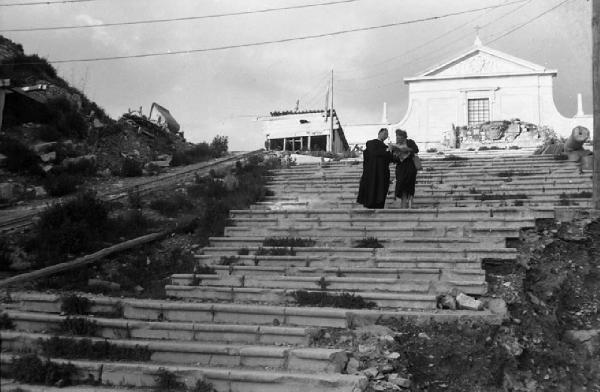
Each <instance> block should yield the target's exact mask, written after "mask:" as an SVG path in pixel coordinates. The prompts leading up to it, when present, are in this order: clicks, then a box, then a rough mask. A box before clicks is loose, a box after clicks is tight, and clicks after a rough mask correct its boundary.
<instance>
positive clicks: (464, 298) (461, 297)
mask: <svg viewBox="0 0 600 392" xmlns="http://www.w3.org/2000/svg"><path fill="white" fill-rule="evenodd" d="M456 303H457V304H458V308H459V309H466V310H481V309H483V303H482V302H481V301H479V300H477V299H475V298H473V297H470V296H468V295H466V294H463V293H459V294H458V295H457V296H456Z"/></svg>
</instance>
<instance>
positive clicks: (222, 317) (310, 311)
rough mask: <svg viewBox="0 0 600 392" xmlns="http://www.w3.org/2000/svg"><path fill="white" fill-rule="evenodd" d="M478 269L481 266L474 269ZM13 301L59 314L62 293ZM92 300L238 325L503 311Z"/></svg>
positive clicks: (479, 316) (442, 318)
mask: <svg viewBox="0 0 600 392" xmlns="http://www.w3.org/2000/svg"><path fill="white" fill-rule="evenodd" d="M478 271H480V269H478ZM10 296H11V302H10V303H4V304H2V307H3V310H9V311H11V310H14V311H17V310H18V311H21V312H23V311H26V312H37V313H46V314H58V313H60V312H61V310H60V305H61V302H60V296H59V295H56V294H46V293H37V292H11V293H10ZM84 296H85V297H86V298H88V299H89V300H90V301H92V307H91V313H92V314H96V315H100V312H115V311H116V310H118V309H119V310H120V311H121V312H122V318H123V319H126V320H138V321H139V320H144V321H159V320H160V321H162V322H181V323H214V324H240V325H248V324H251V325H271V326H273V325H277V326H279V325H280V326H300V327H334V328H353V326H354V325H356V324H357V323H360V324H361V325H366V324H369V323H371V324H374V323H375V322H376V321H377V320H382V319H386V318H387V319H393V318H398V319H400V318H404V319H407V320H408V319H409V320H413V321H414V322H416V323H422V322H428V321H430V320H436V321H439V322H447V321H456V320H459V319H463V318H465V317H469V318H470V319H473V320H481V321H482V322H489V323H494V324H497V323H500V322H501V317H498V316H496V315H493V314H492V313H490V312H489V311H466V310H460V311H449V310H441V309H436V310H431V311H407V310H395V311H382V310H366V309H339V308H326V307H325V308H315V307H297V306H269V305H256V304H253V305H249V304H224V303H186V302H182V301H166V300H138V299H131V298H113V297H103V296H97V295H90V294H84Z"/></svg>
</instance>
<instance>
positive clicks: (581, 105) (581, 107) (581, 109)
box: [575, 93, 584, 117]
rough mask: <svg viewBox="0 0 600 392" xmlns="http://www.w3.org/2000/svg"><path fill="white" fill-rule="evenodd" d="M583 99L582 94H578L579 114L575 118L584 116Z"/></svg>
mask: <svg viewBox="0 0 600 392" xmlns="http://www.w3.org/2000/svg"><path fill="white" fill-rule="evenodd" d="M583 115H584V114H583V99H582V98H581V93H578V94H577V114H576V115H575V116H577V117H579V116H583Z"/></svg>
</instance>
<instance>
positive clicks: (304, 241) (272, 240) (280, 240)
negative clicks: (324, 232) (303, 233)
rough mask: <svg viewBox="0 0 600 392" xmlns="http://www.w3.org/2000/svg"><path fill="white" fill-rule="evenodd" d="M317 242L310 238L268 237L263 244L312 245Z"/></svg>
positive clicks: (282, 245) (279, 245) (280, 245)
mask: <svg viewBox="0 0 600 392" xmlns="http://www.w3.org/2000/svg"><path fill="white" fill-rule="evenodd" d="M315 243H316V241H315V240H313V239H310V238H296V237H267V238H265V239H264V240H263V246H278V247H284V246H289V247H311V246H314V245H315Z"/></svg>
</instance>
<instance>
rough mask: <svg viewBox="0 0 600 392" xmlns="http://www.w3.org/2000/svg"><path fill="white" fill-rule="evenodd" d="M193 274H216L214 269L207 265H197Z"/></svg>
mask: <svg viewBox="0 0 600 392" xmlns="http://www.w3.org/2000/svg"><path fill="white" fill-rule="evenodd" d="M194 273H195V274H198V275H216V274H217V272H216V271H215V269H214V268H213V267H211V266H208V265H204V264H201V265H198V266H196V267H195V268H194Z"/></svg>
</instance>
